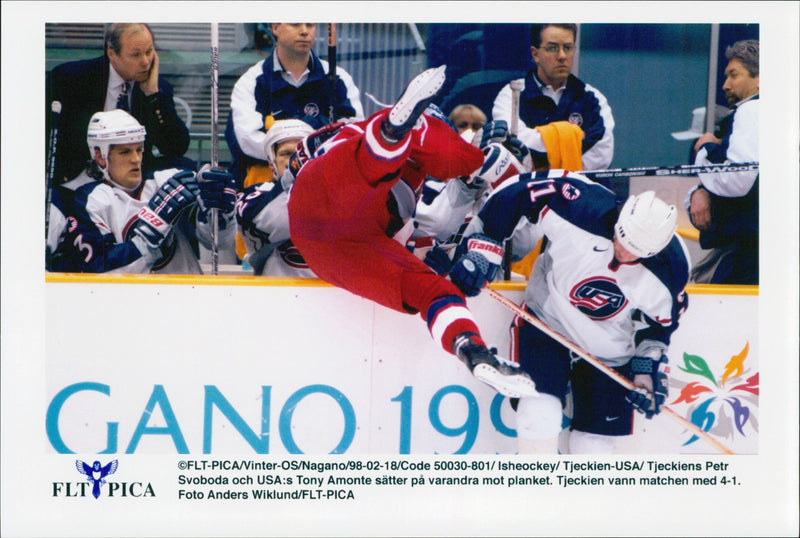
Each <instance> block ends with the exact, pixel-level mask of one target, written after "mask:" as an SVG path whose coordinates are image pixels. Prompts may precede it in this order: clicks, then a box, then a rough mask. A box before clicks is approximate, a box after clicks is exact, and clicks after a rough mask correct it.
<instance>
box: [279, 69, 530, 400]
mask: <svg viewBox="0 0 800 538" xmlns="http://www.w3.org/2000/svg"><path fill="white" fill-rule="evenodd" d="M444 71H445V66H441V67H438V68H432V69H428V70H427V71H424V72H423V73H421V74H420V75H418V76H417V77H416V78H415V79H413V80H412V81H411V82H410V83H409V85H408V87H407V88H406V89H405V91H404V93H403V94H402V95H401V97H400V99H399V100H398V101H397V103H396V104H395V105H394V106H393V107H392V108H391V109H387V110H382V111H379V112H377V113H375V114H373V115H372V116H371V117H370V118H368V119H366V120H364V121H361V122H357V123H352V124H349V125H346V126H345V127H343V128H342V129H341V131H339V133H338V134H337V135H336V136H335V137H334V138H332V139H331V140H328V141H327V142H326V143H325V144H324V146H323V147H322V148H320V150H318V151H317V156H316V157H315V158H312V159H311V160H310V161H308V162H307V163H306V164H305V165H304V166H303V168H302V169H301V170H300V172H299V174H298V176H297V179H296V181H295V183H294V187H293V190H292V193H291V196H290V198H289V228H290V232H291V237H292V241H293V242H294V243H295V245H296V246H297V248H298V249H299V250H300V253H301V254H302V255H303V257H304V258H305V260H306V262H308V265H309V266H310V267H311V269H312V270H313V271H314V273H315V274H317V275H318V276H319V277H320V278H321V279H323V280H326V281H327V282H330V283H331V284H334V285H336V286H338V287H340V288H344V289H346V290H348V291H350V292H352V293H354V294H356V295H359V296H361V297H365V298H367V299H370V300H372V301H375V302H376V303H378V304H381V305H383V306H386V307H388V308H391V309H394V310H397V311H399V312H405V313H410V314H415V313H417V312H419V313H420V315H421V316H422V318H423V319H424V320H425V321H426V322H427V324H428V328H429V330H430V332H431V335H432V336H433V338H434V339H435V340H436V341H437V342H439V343H440V344H441V345H442V347H443V348H444V349H445V350H446V351H448V352H450V353H453V354H454V355H456V356H458V357H459V358H460V359H461V360H462V361H463V362H464V363H465V364H466V365H467V367H468V368H469V369H470V371H471V372H472V373H473V375H475V377H476V378H478V379H480V380H481V381H483V382H485V383H487V384H489V385H491V386H492V387H494V388H495V389H496V390H497V391H499V392H501V393H502V394H505V395H506V396H511V397H513V396H515V395H526V394H527V395H534V394H536V391H535V386H534V383H533V382H532V381H531V380H530V378H529V377H528V376H527V374H524V373H522V372H521V371H520V370H519V369H518V368H516V367H514V366H512V365H510V363H508V362H506V361H504V360H503V359H499V358H498V357H496V356H495V355H494V353H492V352H490V351H489V349H487V347H486V344H485V342H484V341H483V339H482V338H481V336H480V331H479V329H478V326H477V324H476V322H475V320H474V319H473V317H472V314H471V313H470V311H469V309H468V308H467V305H466V301H465V299H464V295H463V294H462V292H461V291H460V290H459V289H458V288H456V287H455V286H454V285H453V284H452V283H451V282H450V281H449V280H447V279H446V278H444V277H442V276H439V275H438V274H436V273H435V272H434V271H432V270H431V269H430V268H429V267H428V266H427V265H426V264H425V263H424V262H423V261H422V260H420V259H419V258H417V257H416V256H414V254H412V253H411V252H410V251H409V250H407V249H406V247H405V243H406V240H407V239H408V238H409V237H410V235H411V233H412V232H413V221H412V219H411V217H412V216H413V214H414V208H415V205H416V202H417V197H418V192H419V191H420V190H421V187H422V184H423V182H424V180H425V178H426V177H427V176H433V177H436V178H440V179H443V180H444V179H449V178H454V177H459V176H467V175H469V174H470V173H472V172H474V171H476V170H477V169H479V168H480V167H481V165H482V164H483V152H482V151H481V150H479V149H478V148H476V147H474V146H472V145H470V144H468V143H467V142H465V141H464V140H462V139H461V138H460V137H459V135H458V133H457V132H456V131H455V130H453V129H452V128H451V127H450V126H449V125H448V124H447V123H446V122H445V121H442V120H440V119H438V118H435V117H432V116H429V115H426V114H423V112H424V111H425V109H426V108H427V106H428V104H429V103H430V102H431V101H432V100H433V99H434V97H435V96H436V94H437V93H438V91H439V89H440V88H441V86H442V84H443V83H444V80H445V73H444Z"/></svg>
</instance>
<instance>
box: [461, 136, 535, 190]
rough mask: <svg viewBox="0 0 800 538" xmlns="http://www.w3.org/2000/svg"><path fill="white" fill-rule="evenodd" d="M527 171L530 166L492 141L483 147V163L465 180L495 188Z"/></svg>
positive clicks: (470, 183)
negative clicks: (526, 165) (527, 166)
mask: <svg viewBox="0 0 800 538" xmlns="http://www.w3.org/2000/svg"><path fill="white" fill-rule="evenodd" d="M528 171H530V168H526V167H525V166H524V165H523V164H522V163H521V162H520V161H519V160H517V158H516V157H514V155H512V154H511V152H510V151H508V149H506V148H505V147H504V146H503V145H502V144H498V143H496V142H493V143H491V144H489V145H487V146H485V147H484V148H483V165H482V166H481V167H480V168H479V169H478V170H476V171H475V172H473V173H472V174H471V175H470V176H469V178H468V179H466V180H465V181H466V183H467V185H470V186H471V185H475V186H476V188H478V187H479V186H481V187H482V186H483V185H487V184H488V185H490V186H491V187H492V189H496V188H497V187H498V186H499V185H500V184H501V183H502V182H503V181H505V180H507V179H508V178H510V177H514V176H517V175H519V174H522V173H524V172H528Z"/></svg>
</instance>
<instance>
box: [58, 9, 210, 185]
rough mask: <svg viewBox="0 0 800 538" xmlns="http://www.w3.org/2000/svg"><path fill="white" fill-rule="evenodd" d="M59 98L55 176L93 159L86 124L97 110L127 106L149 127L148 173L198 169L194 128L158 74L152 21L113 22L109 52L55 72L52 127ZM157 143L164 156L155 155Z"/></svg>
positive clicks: (71, 173) (69, 174)
mask: <svg viewBox="0 0 800 538" xmlns="http://www.w3.org/2000/svg"><path fill="white" fill-rule="evenodd" d="M53 100H57V101H59V102H60V103H61V106H62V111H61V116H60V118H59V123H58V145H57V149H56V165H55V176H54V177H55V178H56V182H58V183H60V182H63V181H68V180H70V179H73V178H75V177H76V176H77V175H78V174H80V172H81V171H82V170H83V169H84V167H85V166H86V163H87V161H88V160H90V157H91V155H90V152H89V148H88V146H87V144H86V129H87V127H88V125H89V120H90V119H91V117H92V115H93V114H94V113H95V112H99V111H102V110H113V109H115V108H123V109H125V110H127V111H128V112H130V113H131V114H132V115H133V117H135V118H136V119H137V120H138V121H139V123H141V124H142V125H144V127H145V129H147V138H146V140H145V146H144V163H143V166H142V168H143V172H144V173H145V174H146V173H148V172H150V171H152V170H154V169H158V168H167V167H172V166H181V167H191V168H194V166H195V163H194V162H193V161H191V160H189V159H186V158H184V157H183V154H184V153H186V150H187V149H188V147H189V130H188V129H187V128H186V125H185V124H184V123H183V120H181V119H180V117H179V116H178V114H177V112H176V111H175V102H174V100H173V91H172V86H170V84H169V83H168V82H167V81H166V80H165V79H164V78H163V77H161V76H159V74H158V53H157V52H156V50H155V45H154V41H153V33H152V31H151V30H150V28H149V27H148V26H147V25H146V24H140V23H135V24H123V23H117V24H111V25H110V26H109V27H108V29H107V31H106V37H105V54H104V55H103V56H101V57H100V58H94V59H92V60H81V61H75V62H67V63H64V64H61V65H59V66H56V67H55V68H54V69H53V71H52V72H51V73H50V78H49V81H48V99H47V108H48V111H47V118H48V122H47V127H48V129H47V130H48V133H49V132H50V125H51V122H52V113H51V112H50V105H51V103H52V101H53ZM153 146H155V147H156V148H158V150H159V152H160V153H161V156H159V157H158V158H156V157H154V155H153Z"/></svg>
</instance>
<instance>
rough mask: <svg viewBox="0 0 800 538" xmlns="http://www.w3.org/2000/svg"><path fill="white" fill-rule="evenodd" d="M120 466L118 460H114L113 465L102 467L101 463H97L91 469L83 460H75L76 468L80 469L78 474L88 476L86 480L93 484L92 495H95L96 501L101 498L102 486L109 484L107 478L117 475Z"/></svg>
mask: <svg viewBox="0 0 800 538" xmlns="http://www.w3.org/2000/svg"><path fill="white" fill-rule="evenodd" d="M118 465H119V463H118V460H113V461H112V462H111V463H109V464H107V465H105V466H102V467H101V466H100V462H99V461H96V462H94V463H93V464H92V466H91V467H90V466H89V465H87V464H86V463H84V462H82V461H81V460H75V467H77V468H78V472H79V473H81V474H84V475H86V480H87V481H88V482H89V483H90V484H92V495H94V498H95V499H96V498H98V497H99V496H100V486H102V485H103V484H105V483H106V482H107V480H106V479H105V478H106V476H108V475H110V474H114V473H116V472H117V466H118Z"/></svg>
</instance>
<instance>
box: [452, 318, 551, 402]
mask: <svg viewBox="0 0 800 538" xmlns="http://www.w3.org/2000/svg"><path fill="white" fill-rule="evenodd" d="M453 353H455V354H456V355H457V356H458V357H459V358H460V359H461V360H462V361H464V364H466V365H467V368H469V369H470V371H471V372H472V375H474V376H475V377H476V378H477V379H479V380H480V381H483V382H484V383H486V384H487V385H489V386H490V387H492V388H494V389H495V390H496V391H497V392H499V393H500V394H502V395H504V396H508V397H509V398H521V397H523V396H537V395H538V394H539V393H538V392H537V391H536V384H535V383H534V382H533V380H532V379H531V378H530V377H529V376H528V374H527V373H525V372H524V371H522V370H520V369H519V368H518V367H515V366H512V365H511V363H509V362H507V361H505V360H503V359H501V358H499V357H497V356H496V355H495V354H494V353H492V352H491V351H490V350H489V349H488V348H487V347H486V346H485V345H483V344H482V343H480V340H479V337H478V335H476V334H475V333H462V334H460V335H458V336H457V337H456V338H455V340H453Z"/></svg>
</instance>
